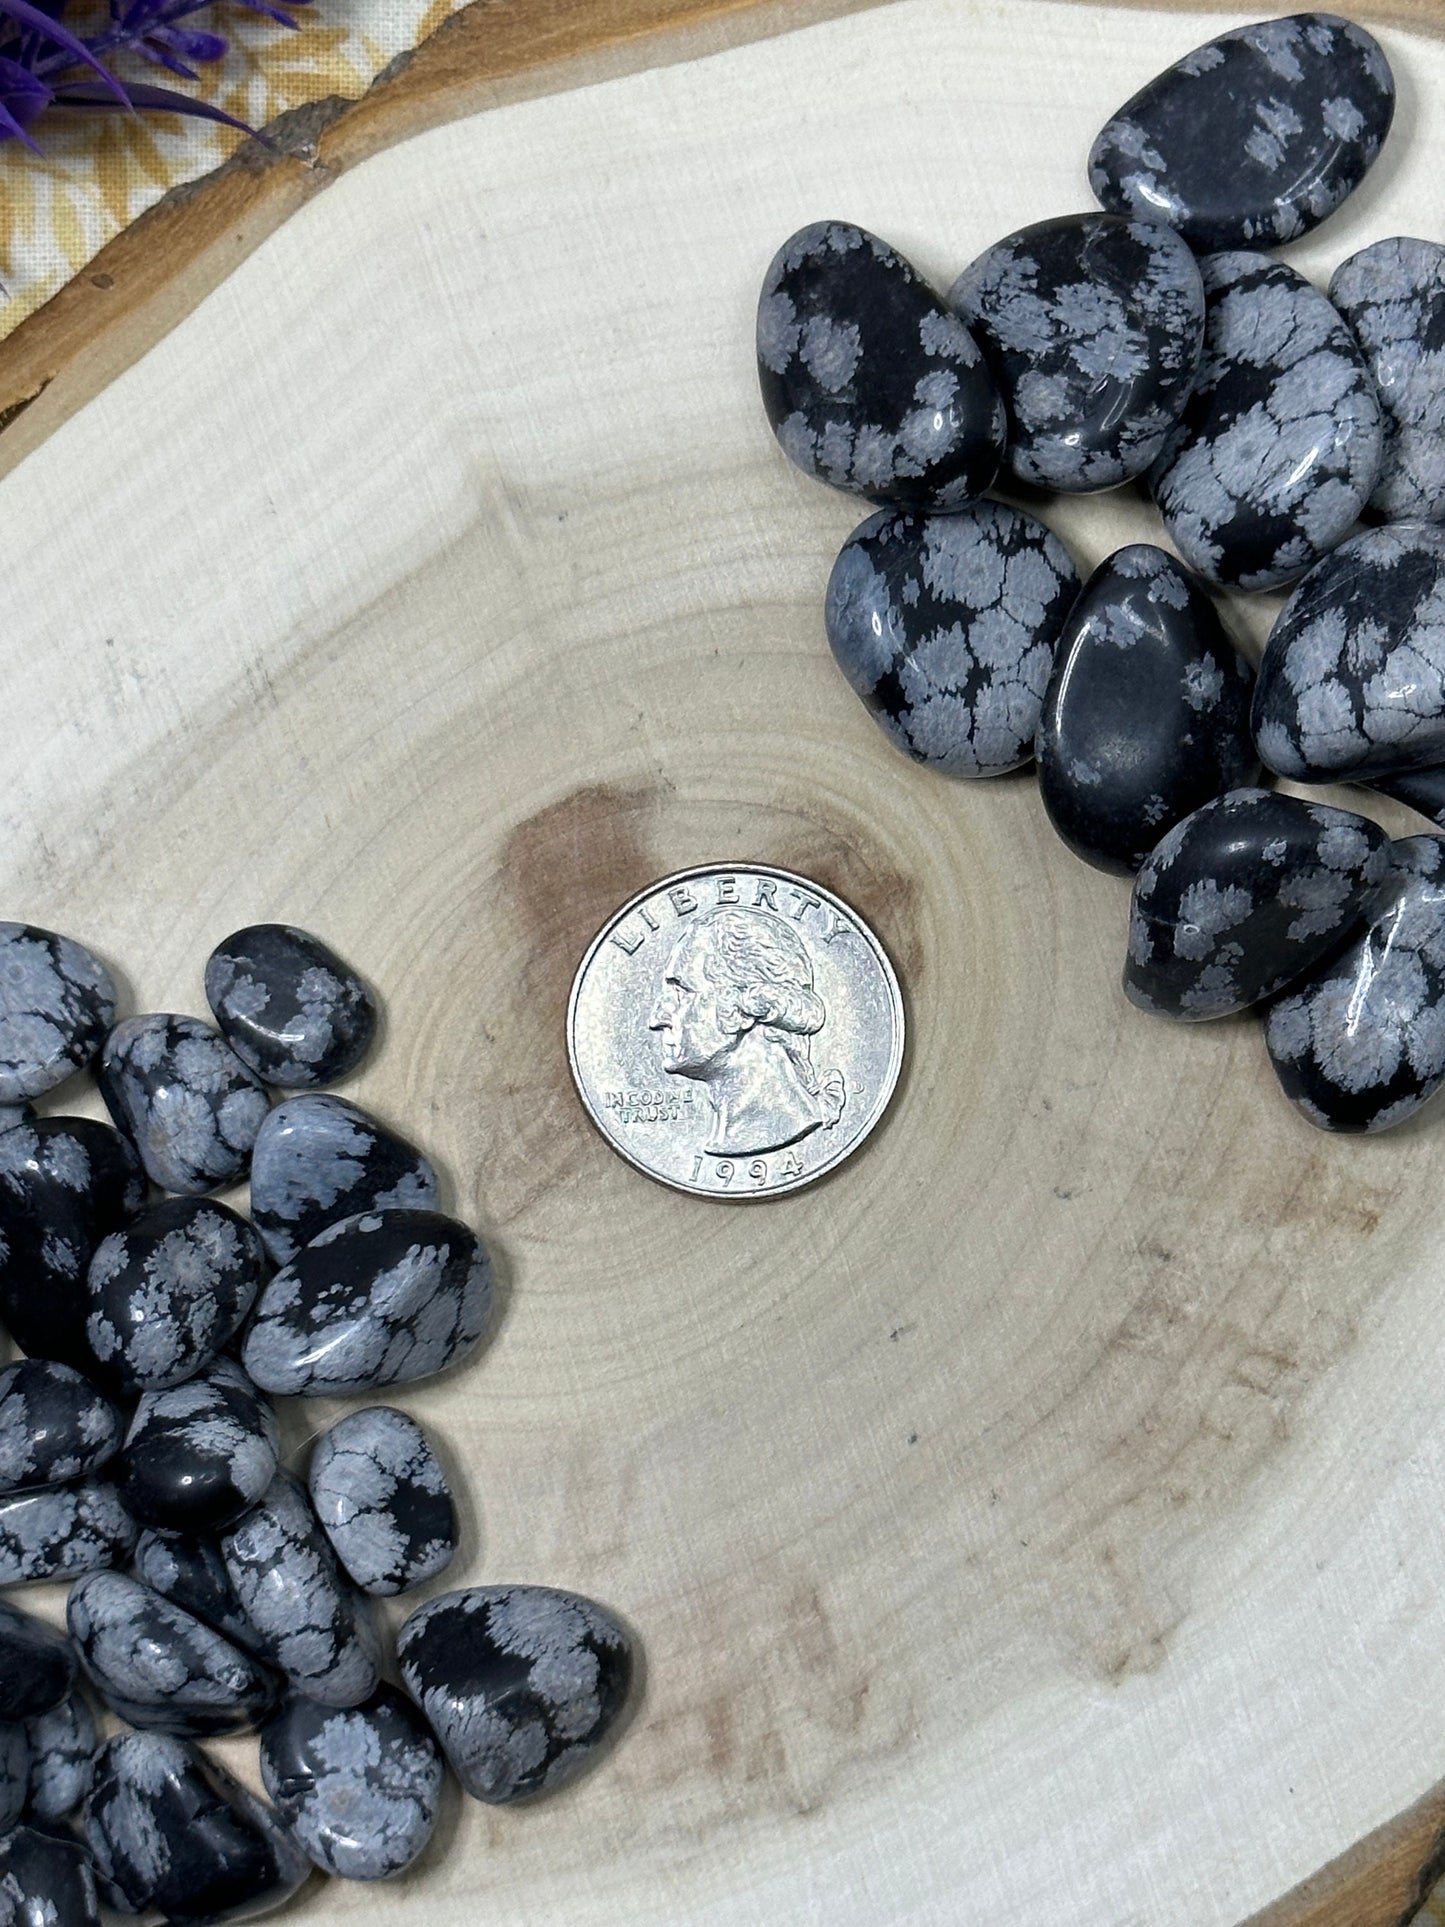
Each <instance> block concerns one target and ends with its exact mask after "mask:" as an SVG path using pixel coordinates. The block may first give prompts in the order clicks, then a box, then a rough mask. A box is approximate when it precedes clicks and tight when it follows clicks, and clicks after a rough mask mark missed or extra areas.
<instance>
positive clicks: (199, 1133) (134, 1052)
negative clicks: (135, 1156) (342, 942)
mask: <svg viewBox="0 0 1445 1927" xmlns="http://www.w3.org/2000/svg"><path fill="white" fill-rule="evenodd" d="M97 1075H98V1077H99V1080H100V1090H101V1095H102V1097H104V1099H105V1102H106V1106H107V1108H108V1109H109V1111H110V1114H111V1116H112V1117H113V1118H114V1119H115V1121H116V1123H117V1124H118V1125H119V1126H120V1128H121V1130H122V1131H124V1132H125V1133H126V1134H127V1136H128V1137H130V1138H131V1139H132V1140H133V1141H134V1143H135V1146H136V1149H137V1150H138V1151H139V1152H140V1157H141V1162H142V1163H143V1164H144V1166H145V1168H146V1171H147V1172H148V1174H149V1175H150V1178H151V1180H152V1181H153V1182H154V1183H155V1184H158V1185H159V1186H160V1187H161V1189H162V1190H163V1191H178V1192H182V1193H185V1194H187V1195H190V1194H196V1193H201V1192H206V1191H214V1190H215V1189H216V1187H217V1186H218V1185H222V1184H232V1183H234V1182H235V1181H236V1180H237V1179H238V1178H243V1177H244V1176H245V1175H246V1171H247V1168H248V1166H249V1164H250V1159H251V1146H252V1145H253V1144H254V1143H255V1141H256V1133H257V1131H259V1130H260V1128H261V1124H262V1120H263V1119H264V1118H265V1116H266V1112H267V1110H268V1108H269V1106H270V1101H271V1100H270V1099H269V1097H268V1096H267V1095H266V1087H265V1085H264V1084H263V1083H262V1082H261V1080H260V1078H258V1077H257V1076H256V1075H255V1073H254V1072H253V1071H251V1070H248V1069H247V1067H246V1066H245V1065H244V1064H243V1063H242V1062H241V1060H240V1058H239V1057H237V1055H236V1053H235V1052H234V1051H233V1050H232V1049H231V1048H230V1046H229V1045H228V1044H227V1043H226V1041H225V1040H224V1038H222V1036H221V1035H220V1033H219V1032H218V1031H214V1030H212V1029H211V1027H210V1025H209V1024H203V1023H202V1022H201V1021H200V1019H199V1018H198V1017H173V1016H169V1015H167V1014H165V1013H164V1012H157V1013H153V1014H152V1015H150V1016H147V1017H127V1018H126V1019H125V1020H124V1022H123V1023H119V1024H117V1025H116V1027H115V1029H114V1030H113V1031H112V1032H111V1033H110V1036H109V1037H108V1038H107V1039H106V1040H105V1048H104V1050H103V1051H102V1052H101V1056H100V1069H99V1072H98V1073H97Z"/></svg>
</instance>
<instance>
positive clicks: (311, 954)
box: [206, 923, 376, 1090]
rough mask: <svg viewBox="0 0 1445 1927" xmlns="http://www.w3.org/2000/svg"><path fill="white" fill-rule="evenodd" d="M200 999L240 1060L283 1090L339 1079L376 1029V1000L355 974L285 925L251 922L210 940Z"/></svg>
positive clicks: (309, 938) (364, 1049)
mask: <svg viewBox="0 0 1445 1927" xmlns="http://www.w3.org/2000/svg"><path fill="white" fill-rule="evenodd" d="M206 1002H207V1003H208V1004H209V1005H210V1006H211V1010H212V1012H213V1013H214V1015H215V1019H216V1022H217V1024H219V1025H220V1028H221V1032H222V1035H223V1036H224V1037H225V1039H226V1041H227V1043H228V1044H229V1045H230V1046H231V1049H232V1050H233V1051H235V1053H236V1055H237V1056H238V1057H239V1058H240V1059H241V1061H242V1062H243V1063H245V1064H249V1065H250V1067H251V1069H252V1070H253V1071H255V1073H256V1075H257V1076H258V1077H260V1078H264V1079H265V1081H266V1083H268V1084H280V1085H282V1086H284V1087H285V1088H286V1089H287V1090H303V1089H304V1090H309V1089H310V1088H311V1087H312V1086H313V1085H316V1084H330V1083H334V1082H335V1080H336V1079H337V1078H338V1077H344V1076H345V1075H346V1073H347V1072H348V1071H350V1070H354V1069H355V1067H356V1066H357V1064H359V1063H360V1062H361V1060H362V1058H363V1057H364V1056H365V1055H366V1052H367V1049H368V1047H369V1046H370V1044H371V1039H372V1036H373V1034H374V1032H375V1030H376V1005H375V1003H374V1002H373V1001H372V997H371V993H370V991H369V990H368V989H367V988H366V985H365V984H364V983H363V982H362V981H361V979H360V977H358V976H357V974H356V972H355V971H354V970H352V969H351V968H350V966H349V965H347V964H344V963H343V962H342V961H341V959H340V957H338V956H337V955H336V953H335V951H334V950H329V949H328V948H327V947H326V945H325V944H324V943H322V941H321V939H320V938H319V937H313V936H311V935H310V934H309V932H307V931H305V930H298V929H297V928H296V927H295V926H294V925H293V924H289V923H255V924H251V925H250V926H249V927H248V928H247V929H245V930H237V931H236V932H235V933H234V934H233V935H232V936H229V937H227V938H226V940H225V942H224V943H219V944H217V945H216V948H215V949H214V950H213V951H212V952H211V955H210V959H209V961H208V962H207V964H206Z"/></svg>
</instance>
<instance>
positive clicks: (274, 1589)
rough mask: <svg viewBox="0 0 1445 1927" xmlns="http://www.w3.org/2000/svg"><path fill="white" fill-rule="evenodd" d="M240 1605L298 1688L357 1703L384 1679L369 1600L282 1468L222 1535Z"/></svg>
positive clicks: (333, 1702)
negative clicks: (338, 1559) (257, 1501)
mask: <svg viewBox="0 0 1445 1927" xmlns="http://www.w3.org/2000/svg"><path fill="white" fill-rule="evenodd" d="M221 1556H222V1558H223V1559H224V1560H225V1562H226V1571H227V1573H228V1574H229V1575H230V1580H231V1584H232V1586H233V1587H234V1588H235V1592H236V1597H237V1599H238V1600H239V1601H240V1604H241V1609H242V1611H243V1612H244V1613H245V1614H246V1617H247V1618H248V1619H249V1620H250V1622H251V1624H252V1626H253V1627H254V1628H255V1630H256V1635H257V1639H258V1642H259V1643H260V1644H261V1647H262V1650H264V1652H265V1653H266V1656H267V1658H268V1659H269V1660H270V1661H271V1663H272V1664H273V1665H274V1666H276V1667H278V1668H279V1670H280V1671H281V1672H283V1673H284V1674H285V1675H286V1678H287V1679H288V1680H289V1681H290V1683H291V1686H292V1689H293V1690H294V1691H295V1692H298V1693H302V1694H305V1695H306V1697H307V1698H309V1699H314V1700H319V1701H320V1702H321V1704H322V1705H324V1706H359V1705H360V1704H361V1702H362V1701H363V1700H364V1699H367V1698H369V1697H370V1695H371V1694H372V1693H373V1692H375V1690H376V1686H377V1682H378V1680H379V1678H380V1672H379V1669H378V1647H377V1640H376V1634H375V1628H374V1626H373V1623H372V1619H371V1607H370V1603H369V1601H367V1600H365V1599H363V1598H362V1597H361V1595H360V1594H359V1593H357V1592H356V1591H355V1589H354V1588H353V1587H352V1585H351V1582H350V1581H349V1580H348V1579H346V1578H344V1577H343V1575H342V1573H341V1571H340V1569H339V1567H338V1566H337V1563H336V1555H335V1554H334V1553H333V1552H332V1550H331V1547H330V1545H329V1544H328V1542H327V1539H326V1535H325V1533H323V1532H322V1530H321V1528H320V1526H319V1525H318V1524H317V1523H316V1518H315V1515H314V1514H313V1513H312V1510H311V1506H310V1503H309V1501H308V1499H307V1497H306V1493H305V1491H304V1489H303V1488H302V1487H301V1486H300V1485H299V1484H298V1483H297V1481H296V1480H295V1479H293V1478H292V1477H291V1476H290V1474H289V1473H286V1472H278V1473H277V1474H276V1477H275V1478H274V1479H273V1480H272V1482H271V1488H270V1490H269V1491H268V1492H267V1494H266V1497H265V1498H264V1499H263V1500H262V1501H261V1503H260V1504H259V1505H257V1506H253V1507H252V1509H251V1510H250V1511H249V1512H248V1513H246V1514H245V1515H244V1516H243V1517H242V1518H241V1519H240V1520H238V1521H237V1523H236V1524H235V1525H234V1526H232V1528H231V1530H230V1531H229V1532H227V1533H226V1534H225V1535H224V1536H223V1538H222V1540H221Z"/></svg>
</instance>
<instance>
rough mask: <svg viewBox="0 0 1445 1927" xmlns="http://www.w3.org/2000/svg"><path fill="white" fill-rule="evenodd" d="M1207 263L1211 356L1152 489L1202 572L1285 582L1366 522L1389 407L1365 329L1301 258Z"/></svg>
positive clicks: (1248, 582) (1225, 257)
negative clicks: (1345, 314)
mask: <svg viewBox="0 0 1445 1927" xmlns="http://www.w3.org/2000/svg"><path fill="white" fill-rule="evenodd" d="M1200 265H1201V269H1202V272H1203V276H1204V292H1205V297H1206V301H1207V312H1206V318H1205V327H1204V358H1203V360H1202V361H1201V363H1200V366H1199V374H1198V377H1197V379H1196V381H1195V384H1194V388H1193V391H1192V392H1191V394H1190V397H1189V399H1188V401H1187V402H1186V403H1185V404H1184V410H1183V413H1182V414H1181V415H1180V418H1179V421H1178V422H1177V424H1176V425H1175V427H1174V428H1173V429H1171V431H1170V433H1169V435H1168V437H1167V438H1166V440H1165V443H1164V448H1163V450H1162V452H1161V454H1160V456H1159V459H1158V461H1157V462H1156V463H1155V465H1154V468H1153V470H1152V472H1151V474H1150V477H1149V486H1150V488H1151V489H1152V491H1153V495H1154V500H1155V501H1156V502H1157V503H1158V505H1159V510H1160V513H1161V514H1162V515H1163V517H1164V526H1165V527H1166V528H1167V529H1168V531H1169V533H1170V535H1171V536H1172V537H1173V539H1174V542H1175V545H1176V546H1177V547H1178V549H1179V551H1180V553H1181V554H1182V555H1183V557H1184V559H1185V561H1186V562H1188V563H1189V564H1190V565H1191V566H1192V567H1194V568H1196V569H1197V570H1198V571H1199V573H1200V574H1201V575H1202V576H1205V577H1206V578H1207V579H1208V580H1209V581H1210V582H1216V583H1222V584H1225V585H1226V586H1228V587H1231V588H1237V589H1274V588H1278V587H1279V586H1280V585H1281V584H1282V583H1285V582H1292V581H1293V580H1294V579H1295V577H1296V576H1301V575H1303V574H1304V572H1305V570H1306V569H1308V568H1309V567H1310V566H1311V565H1312V564H1313V563H1315V562H1317V561H1318V560H1319V559H1320V557H1321V556H1322V555H1324V554H1325V553H1326V552H1327V551H1328V550H1330V549H1332V548H1333V547H1334V546H1335V544H1336V543H1337V542H1339V541H1340V540H1341V539H1342V538H1343V537H1344V536H1345V535H1346V534H1348V532H1349V530H1350V529H1351V527H1352V526H1353V525H1354V523H1355V522H1356V521H1357V520H1358V518H1359V515H1360V511H1361V510H1362V509H1363V508H1364V506H1365V503H1366V502H1367V501H1368V500H1369V498H1370V494H1371V491H1372V490H1373V488H1374V486H1375V478H1376V476H1377V475H1378V474H1379V470H1380V456H1381V451H1382V448H1383V445H1384V443H1383V435H1384V430H1383V425H1382V420H1381V415H1380V403H1379V399H1378V397H1377V395H1376V393H1375V384H1374V382H1373V381H1372V380H1371V378H1370V371H1369V369H1368V368H1367V367H1366V366H1365V360H1364V356H1363V354H1362V353H1361V351H1360V348H1359V345H1358V344H1357V342H1356V341H1355V338H1354V336H1353V335H1352V334H1351V333H1350V331H1349V329H1348V327H1347V326H1346V325H1345V323H1344V321H1343V320H1342V319H1341V317H1340V316H1339V315H1338V314H1336V312H1335V310H1334V309H1333V308H1332V307H1331V306H1330V304H1329V302H1328V301H1327V300H1326V299H1325V297H1324V296H1323V295H1322V294H1321V293H1320V292H1319V290H1318V289H1317V288H1312V287H1311V286H1310V284H1309V283H1308V282H1307V281H1306V280H1305V279H1304V277H1303V276H1302V275H1299V274H1296V273H1295V271H1294V269H1293V268H1290V267H1286V266H1285V264H1284V262H1283V261H1272V260H1270V259H1269V257H1268V256H1267V255H1263V254H1249V253H1236V254H1215V255H1211V256H1210V257H1209V258H1208V259H1207V260H1205V261H1203V262H1202V263H1201V264H1200Z"/></svg>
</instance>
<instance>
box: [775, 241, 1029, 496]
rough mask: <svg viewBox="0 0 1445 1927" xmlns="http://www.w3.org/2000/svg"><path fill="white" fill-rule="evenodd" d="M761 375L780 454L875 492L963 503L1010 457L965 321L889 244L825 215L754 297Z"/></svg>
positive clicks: (999, 410)
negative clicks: (756, 299)
mask: <svg viewBox="0 0 1445 1927" xmlns="http://www.w3.org/2000/svg"><path fill="white" fill-rule="evenodd" d="M757 344H758V379H759V382H760V383H761V386H762V391H763V407H764V409H765V410H766V411H767V417H768V420H769V421H770V422H771V423H772V425H773V432H774V433H775V434H776V436H777V438H778V440H779V442H780V443H781V444H782V447H783V450H784V452H785V453H786V454H787V455H788V456H790V457H791V459H792V460H793V461H794V462H796V463H797V465H798V467H799V468H801V469H802V470H803V472H804V474H806V475H812V476H815V477H816V478H817V479H818V480H819V481H822V482H831V483H832V484H833V486H834V487H835V488H843V489H850V490H851V491H852V492H853V493H854V494H855V495H864V496H867V497H868V499H869V500H870V501H874V502H891V503H895V504H897V505H898V506H900V507H904V508H920V509H956V508H961V507H962V506H963V504H964V503H965V502H968V501H971V500H972V499H973V498H974V497H975V496H977V495H981V494H982V493H983V491H984V490H985V489H986V488H987V487H988V485H989V483H990V482H991V481H992V480H993V478H994V475H995V474H996V473H997V470H998V464H999V458H1000V457H1001V455H1002V454H1003V444H1004V413H1003V404H1002V402H1001V401H1000V400H999V396H998V391H997V389H996V388H995V387H994V384H993V380H992V377H991V376H990V375H989V372H988V369H987V367H986V366H985V364H984V359H983V356H982V355H981V354H980V353H979V350H978V346H977V344H976V343H975V342H974V339H973V337H972V336H971V335H970V334H969V332H968V329H967V328H966V327H965V326H964V325H963V323H962V322H961V321H960V320H959V318H958V316H957V315H956V314H952V313H950V311H949V310H948V309H947V308H946V307H944V305H943V303H942V302H941V301H940V300H939V299H938V297H937V295H936V294H935V293H934V292H933V290H932V288H930V287H929V285H928V283H927V282H926V281H925V280H924V279H923V277H922V275H920V274H919V273H918V271H917V269H916V268H914V267H913V266H912V265H911V264H910V263H909V262H907V261H905V260H904V258H903V256H902V255H901V254H899V253H898V252H897V251H896V250H895V249H894V248H891V247H889V245H888V243H887V242H886V241H880V240H879V239H878V237H877V236H876V235H873V234H868V233H866V232H865V231H864V229H862V228H859V227H854V226H852V225H851V223H849V222H847V221H819V222H817V223H816V224H815V225H814V226H812V227H806V228H802V229H800V230H799V232H798V233H797V234H795V235H793V236H792V238H791V239H790V240H788V241H785V242H784V243H783V245H782V247H781V248H780V249H779V250H778V252H777V254H776V255H775V256H774V257H773V261H772V264H771V266H770V267H769V268H768V272H767V274H766V276H765V277H764V280H763V292H762V298H761V299H760V301H759V302H758V334H757Z"/></svg>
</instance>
